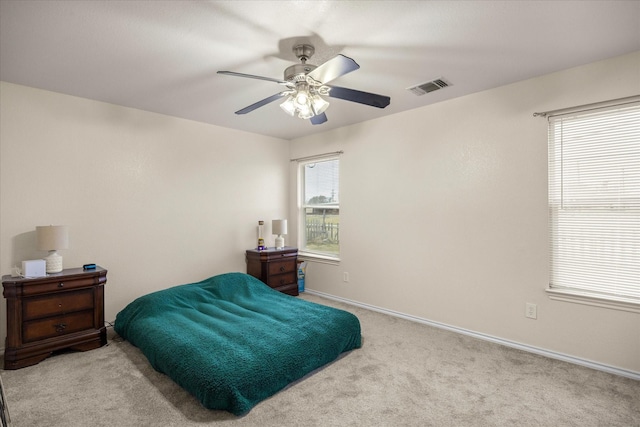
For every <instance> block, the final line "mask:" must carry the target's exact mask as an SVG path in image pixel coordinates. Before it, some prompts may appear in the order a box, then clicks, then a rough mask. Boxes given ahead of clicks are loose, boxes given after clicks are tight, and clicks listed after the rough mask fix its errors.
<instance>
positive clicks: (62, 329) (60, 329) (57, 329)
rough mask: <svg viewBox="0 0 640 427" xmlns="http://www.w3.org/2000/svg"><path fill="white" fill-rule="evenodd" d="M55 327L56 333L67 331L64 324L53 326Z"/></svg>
mask: <svg viewBox="0 0 640 427" xmlns="http://www.w3.org/2000/svg"><path fill="white" fill-rule="evenodd" d="M53 326H55V327H56V332H62V331H64V330H65V329H67V324H66V323H58V324H57V325H53Z"/></svg>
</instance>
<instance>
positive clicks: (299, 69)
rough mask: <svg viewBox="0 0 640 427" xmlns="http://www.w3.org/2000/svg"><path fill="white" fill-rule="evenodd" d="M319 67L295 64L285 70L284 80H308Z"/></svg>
mask: <svg viewBox="0 0 640 427" xmlns="http://www.w3.org/2000/svg"><path fill="white" fill-rule="evenodd" d="M316 68H317V67H316V66H315V65H311V64H294V65H292V66H290V67H287V69H286V70H284V79H285V80H286V81H288V82H297V81H302V80H305V79H306V77H305V76H306V75H307V74H309V73H310V72H311V71H313V70H315V69H316Z"/></svg>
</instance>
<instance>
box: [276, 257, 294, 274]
mask: <svg viewBox="0 0 640 427" xmlns="http://www.w3.org/2000/svg"><path fill="white" fill-rule="evenodd" d="M296 267H297V266H296V260H295V258H294V259H290V260H286V261H277V262H270V263H269V275H272V274H284V273H296Z"/></svg>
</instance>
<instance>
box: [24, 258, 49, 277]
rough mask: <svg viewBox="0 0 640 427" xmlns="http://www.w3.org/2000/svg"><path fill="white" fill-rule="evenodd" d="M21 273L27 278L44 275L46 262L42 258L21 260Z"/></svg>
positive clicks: (45, 273)
mask: <svg viewBox="0 0 640 427" xmlns="http://www.w3.org/2000/svg"><path fill="white" fill-rule="evenodd" d="M22 275H23V276H24V277H27V278H31V277H45V276H46V275H47V262H46V261H45V260H43V259H32V260H29V261H22Z"/></svg>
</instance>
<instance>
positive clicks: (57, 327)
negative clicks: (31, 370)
mask: <svg viewBox="0 0 640 427" xmlns="http://www.w3.org/2000/svg"><path fill="white" fill-rule="evenodd" d="M106 282H107V270H105V269H103V268H101V267H97V268H96V269H95V270H86V271H85V270H83V269H82V268H71V269H65V270H62V272H60V273H54V274H49V275H47V276H46V277H39V278H34V279H24V278H16V277H11V276H2V286H3V287H4V293H3V294H4V297H5V298H6V299H7V340H6V346H5V351H4V369H18V368H23V367H25V366H30V365H35V364H36V363H39V362H41V361H42V360H44V359H46V358H47V357H48V356H50V355H51V353H53V352H54V351H57V350H62V349H66V348H69V349H72V350H79V351H85V350H91V349H94V348H98V347H101V346H103V345H105V344H106V343H107V329H106V327H105V325H104V284H105V283H106Z"/></svg>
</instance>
